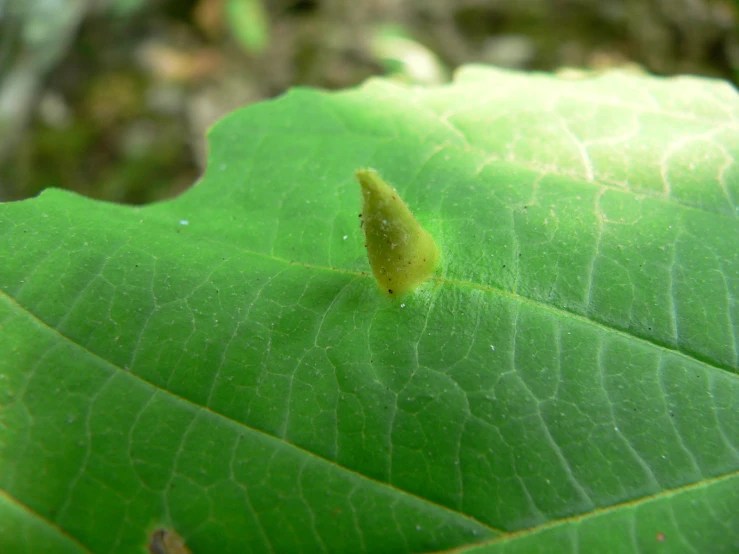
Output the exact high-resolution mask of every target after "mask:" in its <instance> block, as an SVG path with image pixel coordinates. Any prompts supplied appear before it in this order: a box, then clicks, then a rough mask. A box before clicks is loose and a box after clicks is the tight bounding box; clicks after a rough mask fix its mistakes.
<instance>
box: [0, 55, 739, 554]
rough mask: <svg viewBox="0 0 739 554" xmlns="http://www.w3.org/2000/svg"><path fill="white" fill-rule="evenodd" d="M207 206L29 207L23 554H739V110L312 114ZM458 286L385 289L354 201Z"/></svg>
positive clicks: (3, 274) (379, 109)
mask: <svg viewBox="0 0 739 554" xmlns="http://www.w3.org/2000/svg"><path fill="white" fill-rule="evenodd" d="M210 151H211V154H210V159H209V167H208V171H207V174H206V175H205V177H204V178H203V179H202V181H200V182H199V183H198V184H197V185H196V186H194V187H193V188H192V189H191V190H189V191H188V192H187V193H185V194H183V195H182V196H180V197H179V198H177V199H175V200H172V201H168V202H162V203H158V204H153V205H149V206H146V207H141V208H137V207H127V206H120V205H115V204H107V203H102V202H97V201H93V200H89V199H86V198H83V197H80V196H77V195H75V194H72V193H69V192H64V191H59V190H48V191H45V192H44V193H43V194H42V195H41V196H40V197H38V198H36V199H32V200H28V201H24V202H18V203H12V204H5V205H2V206H0V259H1V260H2V265H0V289H1V290H2V296H0V406H2V411H0V487H2V491H3V492H1V493H0V547H1V548H0V550H3V551H8V552H23V551H27V552H41V551H55V552H100V553H102V552H121V553H122V552H141V551H142V549H143V548H144V545H145V544H146V542H147V537H148V536H149V534H150V533H151V532H152V531H153V530H154V529H156V528H158V527H162V526H163V527H167V528H171V529H174V530H176V531H177V532H178V533H179V534H180V535H181V536H182V537H183V538H184V539H185V540H186V542H187V545H188V547H189V548H191V549H192V551H193V553H195V554H198V553H207V552H290V553H292V552H322V551H324V552H352V553H353V552H382V553H392V552H430V551H437V550H443V549H448V548H453V547H461V548H462V551H465V549H469V551H475V552H483V551H484V552H499V551H506V552H554V551H560V552H575V551H578V550H579V551H583V552H633V551H640V552H659V551H663V552H683V551H699V552H709V551H710V552H714V553H716V552H733V551H734V552H735V551H736V550H737V548H739V536H738V535H737V529H739V510H737V506H738V505H739V431H738V430H739V361H738V354H737V351H738V344H739V305H738V304H737V299H738V298H739V248H738V246H739V211H738V207H739V166H737V164H736V162H735V158H736V157H737V155H738V154H739V97H737V94H736V92H735V91H734V90H733V89H732V88H731V87H730V86H729V85H728V84H722V83H720V82H714V81H709V80H702V79H694V78H678V79H657V78H650V77H636V76H629V75H625V74H620V73H607V74H604V75H601V76H594V77H591V78H584V79H578V80H568V79H564V78H557V77H556V76H551V75H536V74H534V75H526V74H519V73H513V72H503V71H497V70H492V69H486V68H475V67H468V68H466V69H465V70H463V71H462V72H461V73H460V74H458V75H457V78H456V80H455V82H454V84H452V85H450V86H443V87H435V88H403V87H400V86H397V85H394V84H391V83H389V82H386V81H383V80H373V81H370V82H368V83H367V84H366V85H365V86H363V87H361V88H359V89H356V90H351V91H347V92H341V93H324V92H318V91H313V90H294V91H292V92H290V93H289V94H287V95H286V96H284V97H282V98H280V99H278V100H275V101H272V102H265V103H262V104H258V105H254V106H250V107H248V108H245V109H243V110H240V111H238V112H235V113H233V114H232V115H230V116H228V117H227V118H225V119H224V120H223V121H222V122H221V123H219V124H218V125H217V126H216V127H215V128H214V130H213V131H212V133H211V136H210ZM360 167H373V168H375V169H377V170H378V171H379V172H380V173H381V174H382V175H383V178H385V179H386V180H387V181H388V182H390V183H391V184H393V185H394V186H395V187H396V188H397V190H398V191H399V193H400V194H401V196H402V198H403V199H404V200H405V201H406V202H407V204H408V206H409V207H410V208H411V210H413V212H414V214H415V215H416V217H417V218H418V220H419V222H420V223H421V224H422V225H423V227H424V228H425V229H427V230H428V231H429V232H430V233H431V234H432V235H433V236H434V238H435V240H436V242H437V244H438V245H439V247H440V250H441V253H442V261H441V263H440V267H439V270H438V271H437V274H436V277H435V278H434V279H433V280H432V281H430V282H428V283H426V284H425V285H423V286H422V287H421V288H420V289H418V290H417V291H414V292H413V293H410V294H408V295H407V296H405V297H404V298H402V299H398V300H392V299H388V298H385V297H383V296H382V295H381V294H380V293H379V292H378V290H377V286H376V284H375V282H374V280H373V278H372V276H371V274H370V272H369V265H368V262H367V259H366V257H365V251H364V248H363V236H362V233H361V230H360V228H359V218H358V217H357V215H358V212H359V206H360V191H359V186H358V185H357V183H356V181H355V180H354V171H355V170H356V169H357V168H360Z"/></svg>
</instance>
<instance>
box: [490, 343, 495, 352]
mask: <svg viewBox="0 0 739 554" xmlns="http://www.w3.org/2000/svg"><path fill="white" fill-rule="evenodd" d="M490 350H492V351H493V352H495V345H494V344H491V345H490Z"/></svg>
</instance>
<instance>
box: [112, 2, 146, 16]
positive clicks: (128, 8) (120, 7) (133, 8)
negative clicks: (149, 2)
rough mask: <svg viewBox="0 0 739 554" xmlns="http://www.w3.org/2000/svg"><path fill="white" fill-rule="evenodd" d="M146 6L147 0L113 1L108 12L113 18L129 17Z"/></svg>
mask: <svg viewBox="0 0 739 554" xmlns="http://www.w3.org/2000/svg"><path fill="white" fill-rule="evenodd" d="M145 4H146V0H111V1H110V4H109V5H108V12H109V13H110V15H112V16H113V17H128V16H130V15H133V14H134V13H136V12H137V11H138V10H139V9H141V8H142V7H143V6H144V5H145Z"/></svg>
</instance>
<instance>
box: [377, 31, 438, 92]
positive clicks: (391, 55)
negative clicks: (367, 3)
mask: <svg viewBox="0 0 739 554" xmlns="http://www.w3.org/2000/svg"><path fill="white" fill-rule="evenodd" d="M372 53H373V54H374V56H375V57H376V58H377V59H378V61H380V63H381V64H382V65H383V66H384V67H385V71H386V73H387V76H389V77H391V78H393V79H396V80H400V81H403V82H406V83H411V84H421V85H438V84H441V83H446V82H447V81H449V70H448V69H447V68H446V67H445V66H444V64H443V63H442V61H441V60H440V59H439V57H438V56H437V55H436V54H434V53H433V52H432V51H431V50H429V49H428V48H426V47H425V46H424V45H423V44H420V43H418V42H416V41H415V40H413V39H412V38H410V37H409V36H408V35H407V33H406V31H405V30H404V29H403V28H402V27H399V26H397V25H384V26H382V27H380V28H379V29H378V30H377V32H376V34H375V36H374V37H373V40H372Z"/></svg>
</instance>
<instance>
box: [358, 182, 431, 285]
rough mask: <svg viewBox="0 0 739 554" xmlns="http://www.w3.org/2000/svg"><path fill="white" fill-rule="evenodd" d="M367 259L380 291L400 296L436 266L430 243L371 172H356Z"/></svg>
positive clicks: (405, 208)
mask: <svg viewBox="0 0 739 554" xmlns="http://www.w3.org/2000/svg"><path fill="white" fill-rule="evenodd" d="M356 175H357V179H358V180H359V184H360V185H361V186H362V214H361V216H362V228H363V229H364V234H365V237H366V240H367V243H366V246H367V257H368V258H369V262H370V266H371V267H372V273H373V274H374V276H375V279H376V280H377V284H378V285H379V286H380V289H381V290H382V291H383V292H384V293H385V294H387V295H389V296H400V295H402V294H404V293H406V292H408V291H410V290H413V289H414V288H416V287H417V286H418V285H420V284H421V283H423V282H424V281H426V280H427V279H428V278H429V277H431V274H432V273H433V272H434V269H435V268H436V264H437V263H438V262H439V249H438V248H437V246H436V243H435V242H434V239H433V238H432V237H431V235H429V234H428V232H427V231H426V230H425V229H424V228H423V227H421V225H420V224H419V223H418V221H416V218H415V217H413V214H412V213H411V211H410V210H409V209H408V206H406V205H405V202H403V201H402V200H401V199H400V196H398V193H397V192H396V191H395V189H393V188H392V187H391V186H390V185H388V184H387V183H386V182H385V181H383V180H382V178H381V177H380V175H379V174H378V173H377V171H375V170H374V169H359V170H357V173H356Z"/></svg>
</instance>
